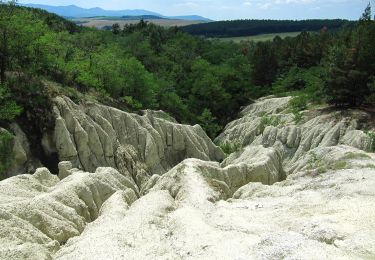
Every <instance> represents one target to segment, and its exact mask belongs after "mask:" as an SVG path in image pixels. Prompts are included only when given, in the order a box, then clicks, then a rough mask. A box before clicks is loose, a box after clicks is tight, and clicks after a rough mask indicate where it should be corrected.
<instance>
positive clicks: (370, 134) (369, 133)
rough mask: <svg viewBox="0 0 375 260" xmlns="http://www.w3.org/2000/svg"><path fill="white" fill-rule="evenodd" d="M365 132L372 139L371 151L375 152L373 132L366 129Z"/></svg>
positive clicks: (374, 133)
mask: <svg viewBox="0 0 375 260" xmlns="http://www.w3.org/2000/svg"><path fill="white" fill-rule="evenodd" d="M366 134H367V135H368V136H369V137H370V138H371V140H372V147H371V150H372V152H375V132H372V131H367V132H366Z"/></svg>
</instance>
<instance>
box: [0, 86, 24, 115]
mask: <svg viewBox="0 0 375 260" xmlns="http://www.w3.org/2000/svg"><path fill="white" fill-rule="evenodd" d="M12 99H13V98H12V95H11V93H10V92H9V90H8V88H7V87H6V86H5V85H0V120H13V119H14V118H16V117H17V116H18V115H20V114H21V113H22V108H21V107H20V106H18V105H17V103H16V102H15V101H13V100H12Z"/></svg>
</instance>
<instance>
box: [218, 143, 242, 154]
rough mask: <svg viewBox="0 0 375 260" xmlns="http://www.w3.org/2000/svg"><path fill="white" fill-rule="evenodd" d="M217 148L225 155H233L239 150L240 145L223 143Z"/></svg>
mask: <svg viewBox="0 0 375 260" xmlns="http://www.w3.org/2000/svg"><path fill="white" fill-rule="evenodd" d="M219 147H220V148H221V150H223V152H224V153H225V154H227V155H229V154H232V153H235V152H237V151H239V150H240V149H241V145H240V144H239V143H237V142H233V143H230V142H225V143H222V144H220V145H219Z"/></svg>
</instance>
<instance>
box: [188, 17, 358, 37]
mask: <svg viewBox="0 0 375 260" xmlns="http://www.w3.org/2000/svg"><path fill="white" fill-rule="evenodd" d="M350 24H353V22H351V21H348V20H340V19H335V20H301V21H293V20H234V21H218V22H210V23H200V24H192V25H188V26H184V27H182V29H183V30H184V31H185V32H187V33H190V34H193V35H199V36H205V37H241V36H253V35H259V34H270V33H285V32H301V31H319V30H320V29H322V28H324V27H326V28H327V29H328V30H330V31H335V30H337V29H339V28H342V27H343V26H346V25H350Z"/></svg>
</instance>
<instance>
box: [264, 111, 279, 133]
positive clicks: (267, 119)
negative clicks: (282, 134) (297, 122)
mask: <svg viewBox="0 0 375 260" xmlns="http://www.w3.org/2000/svg"><path fill="white" fill-rule="evenodd" d="M281 123H282V122H281V120H280V118H279V117H277V116H267V115H263V116H262V118H261V119H260V129H261V132H262V133H263V132H264V129H266V127H267V126H271V125H272V126H278V125H280V124H281Z"/></svg>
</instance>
